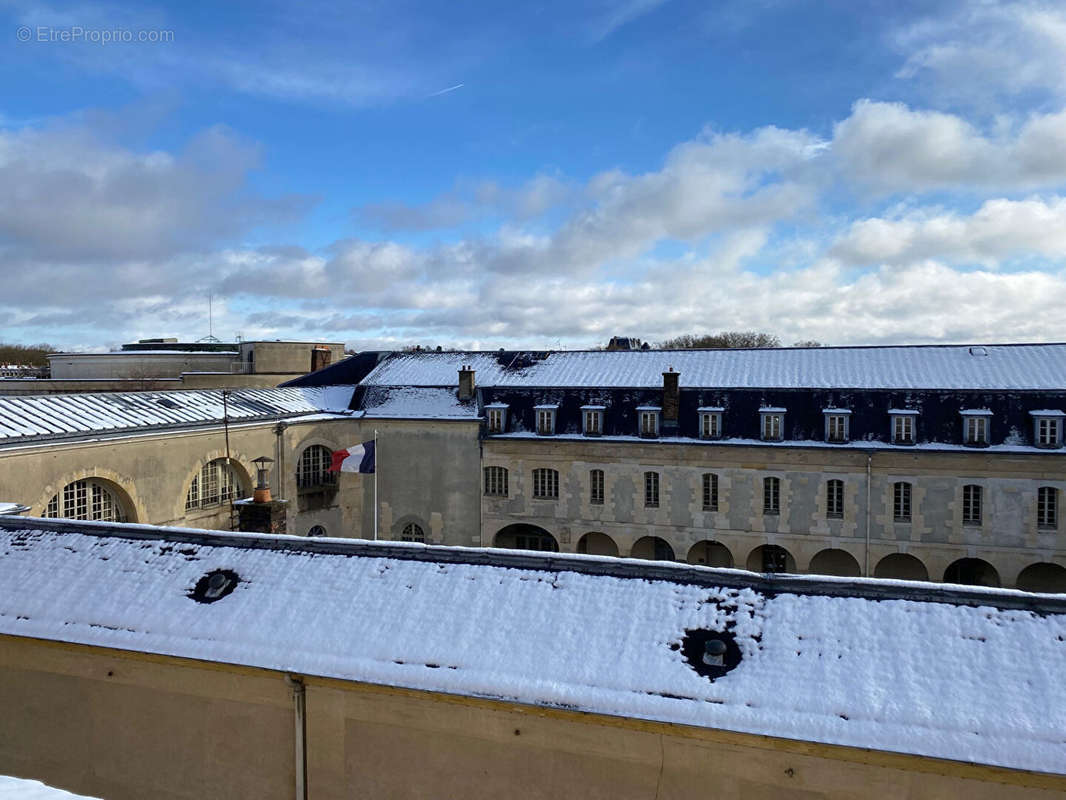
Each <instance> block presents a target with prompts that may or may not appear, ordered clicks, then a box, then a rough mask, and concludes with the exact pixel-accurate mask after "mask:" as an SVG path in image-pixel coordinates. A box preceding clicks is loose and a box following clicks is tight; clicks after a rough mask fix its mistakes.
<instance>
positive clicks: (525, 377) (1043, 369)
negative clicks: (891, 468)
mask: <svg viewBox="0 0 1066 800" xmlns="http://www.w3.org/2000/svg"><path fill="white" fill-rule="evenodd" d="M975 353H976V354H975ZM981 353H983V355H981ZM464 364H469V365H470V366H471V367H472V368H473V369H474V370H475V372H476V380H477V384H478V385H479V386H497V387H515V388H519V387H529V388H532V387H553V386H558V387H597V386H598V387H605V388H609V387H630V388H653V387H660V388H661V387H662V384H663V378H662V373H663V372H666V371H667V370H668V369H669V368H671V367H672V368H673V369H674V370H675V371H676V372H679V373H680V385H681V387H682V388H721V389H730V388H764V389H803V388H830V389H831V388H852V389H989V390H1043V391H1055V390H1058V391H1062V390H1063V389H1064V388H1066V344H1021V345H982V346H979V347H978V346H970V345H929V346H909V347H819V348H776V349H760V350H673V351H669V350H648V351H626V352H605V351H564V352H551V353H534V352H523V353H514V352H506V353H505V352H499V353H466V352H457V353H394V354H392V355H390V356H388V357H386V358H385V359H384V360H383V361H382V362H381V363H380V364H378V365H377V367H376V368H375V369H374V370H373V371H371V372H370V374H369V375H367V376H366V378H364V379H363V381H362V382H363V384H364V385H383V386H453V385H455V384H456V383H457V376H458V370H459V368H460V367H461V366H463V365H464Z"/></svg>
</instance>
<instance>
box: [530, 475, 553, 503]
mask: <svg viewBox="0 0 1066 800" xmlns="http://www.w3.org/2000/svg"><path fill="white" fill-rule="evenodd" d="M533 497H534V498H536V499H538V500H558V499H559V473H558V472H556V471H555V470H554V469H535V470H533Z"/></svg>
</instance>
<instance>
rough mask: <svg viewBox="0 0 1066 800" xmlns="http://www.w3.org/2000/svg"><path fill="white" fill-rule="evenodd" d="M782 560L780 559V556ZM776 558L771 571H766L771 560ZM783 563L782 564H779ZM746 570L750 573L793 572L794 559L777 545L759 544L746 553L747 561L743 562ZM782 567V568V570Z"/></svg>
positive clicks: (783, 548)
mask: <svg viewBox="0 0 1066 800" xmlns="http://www.w3.org/2000/svg"><path fill="white" fill-rule="evenodd" d="M782 553H783V554H784V555H783V558H782V557H781V554H782ZM775 555H776V556H777V557H778V559H779V560H778V562H777V564H776V565H774V568H773V569H767V567H768V566H771V559H773V558H774V556H775ZM782 561H783V564H782V563H781V562H782ZM744 563H745V566H746V568H747V569H748V570H749V571H751V572H795V571H796V557H795V556H794V555H792V553H791V552H790V551H789V550H788V549H787V548H785V547H782V546H781V545H779V544H769V543H768V544H760V545H759V546H758V547H755V548H753V549H752V551H751V552H750V553H748V557H747V559H745V561H744ZM782 566H783V568H782Z"/></svg>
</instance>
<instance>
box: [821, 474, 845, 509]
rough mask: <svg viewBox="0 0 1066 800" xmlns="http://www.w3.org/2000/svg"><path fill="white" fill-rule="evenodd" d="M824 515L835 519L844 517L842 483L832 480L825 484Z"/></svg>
mask: <svg viewBox="0 0 1066 800" xmlns="http://www.w3.org/2000/svg"><path fill="white" fill-rule="evenodd" d="M825 515H826V516H827V517H835V518H836V519H841V518H842V517H843V516H844V481H841V480H837V479H836V478H834V479H833V480H831V481H827V482H826V484H825Z"/></svg>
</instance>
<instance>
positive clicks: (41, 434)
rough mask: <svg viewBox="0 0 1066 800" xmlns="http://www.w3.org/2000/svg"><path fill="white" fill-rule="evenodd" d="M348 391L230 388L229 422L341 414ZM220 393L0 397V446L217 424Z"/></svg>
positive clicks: (103, 393) (221, 407)
mask: <svg viewBox="0 0 1066 800" xmlns="http://www.w3.org/2000/svg"><path fill="white" fill-rule="evenodd" d="M352 388H353V387H351V386H347V387H323V388H277V389H234V390H231V391H230V392H229V397H228V400H227V404H228V413H229V419H230V420H231V421H232V422H250V421H254V420H262V419H281V418H285V417H293V416H300V415H305V414H316V413H321V412H344V411H347V409H348V405H349V403H350V401H351V396H352ZM223 413H224V408H223V401H222V392H221V391H220V390H190V391H175V392H100V393H86V394H47V395H4V396H0V446H2V445H4V444H9V443H14V442H24V441H35V440H38V439H49V438H64V437H75V436H83V435H85V434H87V433H118V432H122V431H135V430H145V429H155V428H174V427H189V426H196V425H206V424H217V423H220V422H222V420H223Z"/></svg>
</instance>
